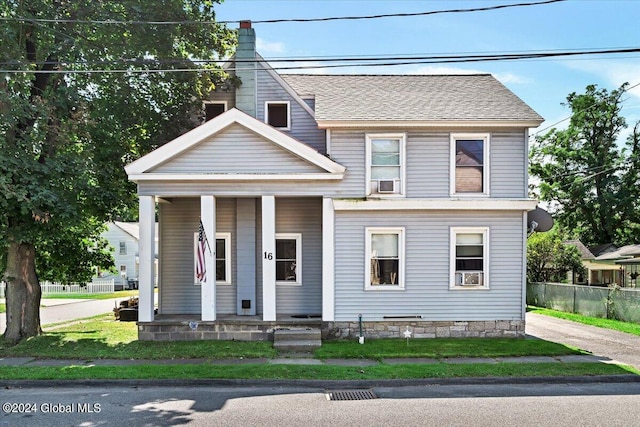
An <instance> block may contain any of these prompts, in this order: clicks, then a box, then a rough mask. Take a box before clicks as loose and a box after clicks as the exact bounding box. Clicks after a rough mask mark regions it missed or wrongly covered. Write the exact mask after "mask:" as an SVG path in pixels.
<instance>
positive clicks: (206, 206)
mask: <svg viewBox="0 0 640 427" xmlns="http://www.w3.org/2000/svg"><path fill="white" fill-rule="evenodd" d="M200 221H202V227H203V228H204V232H205V234H206V236H207V243H208V245H207V250H205V251H204V261H205V267H206V275H205V280H204V281H202V282H200V285H201V286H200V305H201V309H202V310H201V320H203V321H214V320H216V262H215V260H216V198H215V197H214V196H200Z"/></svg>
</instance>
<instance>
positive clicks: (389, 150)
mask: <svg viewBox="0 0 640 427" xmlns="http://www.w3.org/2000/svg"><path fill="white" fill-rule="evenodd" d="M366 143H367V147H366V156H367V171H366V175H367V177H366V182H367V188H366V193H367V195H370V194H375V195H379V196H391V195H404V194H405V190H404V187H405V145H406V135H405V134H368V135H367V142H366Z"/></svg>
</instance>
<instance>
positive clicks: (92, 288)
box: [0, 279, 115, 298]
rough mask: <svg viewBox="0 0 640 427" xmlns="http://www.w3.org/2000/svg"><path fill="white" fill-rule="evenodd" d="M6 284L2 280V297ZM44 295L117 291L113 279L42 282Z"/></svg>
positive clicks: (109, 292)
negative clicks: (65, 282)
mask: <svg viewBox="0 0 640 427" xmlns="http://www.w3.org/2000/svg"><path fill="white" fill-rule="evenodd" d="M5 289H6V284H5V283H4V282H0V298H4V297H5ZM40 289H42V295H47V294H49V295H50V294H58V295H59V294H111V293H113V292H115V284H114V280H113V279H106V280H100V279H97V280H94V281H93V282H91V283H85V284H80V283H69V284H66V285H63V284H61V283H51V282H42V283H40Z"/></svg>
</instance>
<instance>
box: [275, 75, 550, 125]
mask: <svg viewBox="0 0 640 427" xmlns="http://www.w3.org/2000/svg"><path fill="white" fill-rule="evenodd" d="M281 77H282V79H283V80H284V81H286V82H287V83H288V84H289V85H290V86H291V87H292V88H293V89H294V90H295V91H296V92H297V93H298V94H299V95H300V96H306V95H314V96H315V114H316V120H317V121H318V124H319V125H320V127H326V126H336V125H340V123H344V124H345V125H346V123H347V122H376V123H379V124H380V125H385V126H388V125H390V124H392V123H389V122H391V121H395V122H399V123H402V124H403V125H404V124H406V123H407V122H412V123H434V124H435V122H438V123H447V124H451V123H452V124H456V123H457V124H460V125H464V124H466V123H469V124H480V123H482V124H501V123H504V124H507V123H508V124H510V125H511V126H515V125H523V126H527V127H535V126H538V125H539V124H540V123H542V121H543V119H542V117H540V115H538V113H536V112H535V111H533V110H532V109H531V108H530V107H529V106H528V105H527V104H525V103H524V102H523V101H522V100H521V99H520V98H518V97H517V96H516V95H515V94H513V92H511V91H510V90H509V89H507V88H506V87H505V86H504V85H503V84H502V83H500V82H499V81H498V80H496V79H495V78H494V77H493V76H492V75H490V74H474V75H316V74H281Z"/></svg>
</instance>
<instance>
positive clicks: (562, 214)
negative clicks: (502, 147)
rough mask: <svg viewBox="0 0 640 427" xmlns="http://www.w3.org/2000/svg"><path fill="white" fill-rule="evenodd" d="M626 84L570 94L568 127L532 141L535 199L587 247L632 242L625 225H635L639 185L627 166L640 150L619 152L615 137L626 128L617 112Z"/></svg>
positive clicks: (592, 88)
mask: <svg viewBox="0 0 640 427" xmlns="http://www.w3.org/2000/svg"><path fill="white" fill-rule="evenodd" d="M627 87H628V85H627V84H624V85H622V86H621V87H620V88H618V89H616V90H613V91H611V92H609V91H607V90H606V89H598V88H597V87H596V86H595V85H590V86H587V88H586V91H585V93H584V94H577V93H571V94H569V95H568V96H567V102H566V105H568V106H569V107H570V108H571V111H572V116H571V121H570V124H569V127H568V128H567V129H564V130H557V129H552V130H551V131H549V132H548V133H547V134H545V135H543V136H541V137H538V138H536V141H535V142H534V144H532V148H531V152H530V172H531V175H533V176H535V177H537V178H538V179H539V180H540V185H539V191H540V194H539V196H540V198H541V199H542V200H544V201H547V202H551V204H552V206H555V207H557V211H556V212H554V216H555V217H556V219H557V220H558V222H559V223H560V224H561V225H562V226H563V227H564V228H565V229H568V230H571V231H572V232H573V234H574V235H575V237H577V238H580V239H581V240H582V242H583V243H585V244H587V245H590V244H599V243H610V242H614V243H617V244H627V243H637V242H635V241H634V239H633V238H632V236H630V235H629V233H628V229H629V227H634V224H635V225H637V219H638V214H639V210H638V205H637V202H635V201H636V200H638V198H640V187H639V186H638V185H637V181H634V178H632V176H630V175H629V171H630V168H629V165H630V164H631V163H633V159H635V158H637V156H638V155H639V152H640V151H639V149H638V145H637V144H636V145H635V146H633V143H630V144H628V147H627V150H622V149H621V148H620V146H619V141H618V137H619V135H620V132H621V131H622V130H623V129H625V128H626V126H627V125H626V120H625V118H624V117H622V116H621V115H620V113H621V109H622V101H623V100H622V96H623V94H624V93H625V91H626V88H627ZM633 135H636V137H637V135H638V128H637V126H636V128H635V130H634V132H633V134H632V138H633ZM636 172H637V170H635V171H634V172H633V173H635V177H637V173H636ZM621 195H622V196H623V197H620V196H621Z"/></svg>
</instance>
